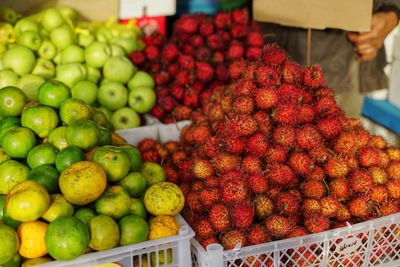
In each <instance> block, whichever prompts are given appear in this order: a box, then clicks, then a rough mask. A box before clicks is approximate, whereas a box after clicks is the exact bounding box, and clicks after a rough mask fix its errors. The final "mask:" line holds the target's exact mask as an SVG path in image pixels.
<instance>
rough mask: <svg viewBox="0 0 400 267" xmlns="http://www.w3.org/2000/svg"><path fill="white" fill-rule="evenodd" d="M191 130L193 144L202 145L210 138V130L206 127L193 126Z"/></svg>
mask: <svg viewBox="0 0 400 267" xmlns="http://www.w3.org/2000/svg"><path fill="white" fill-rule="evenodd" d="M191 130H192V138H193V142H194V143H196V144H199V145H201V144H204V143H205V142H206V141H207V140H209V139H210V138H211V130H210V128H209V127H208V126H205V125H194V126H193V127H192V129H191Z"/></svg>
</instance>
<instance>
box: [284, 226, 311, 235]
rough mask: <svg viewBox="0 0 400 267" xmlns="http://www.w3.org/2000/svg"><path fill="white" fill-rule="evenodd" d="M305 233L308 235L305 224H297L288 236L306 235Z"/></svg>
mask: <svg viewBox="0 0 400 267" xmlns="http://www.w3.org/2000/svg"><path fill="white" fill-rule="evenodd" d="M305 235H308V232H307V230H306V228H304V227H303V226H295V227H294V228H293V229H292V231H290V233H289V234H288V235H287V236H286V237H287V238H294V237H299V236H305Z"/></svg>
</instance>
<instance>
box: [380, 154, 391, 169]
mask: <svg viewBox="0 0 400 267" xmlns="http://www.w3.org/2000/svg"><path fill="white" fill-rule="evenodd" d="M378 154H379V167H381V168H386V167H387V166H388V165H389V162H390V159H389V155H388V154H387V153H386V152H385V151H384V150H379V149H378Z"/></svg>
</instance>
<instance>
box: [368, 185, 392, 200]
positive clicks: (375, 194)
mask: <svg viewBox="0 0 400 267" xmlns="http://www.w3.org/2000/svg"><path fill="white" fill-rule="evenodd" d="M368 194H369V196H370V198H371V200H372V201H374V202H375V203H382V202H383V201H385V200H387V199H388V197H389V193H388V190H387V188H386V186H384V185H375V186H373V187H371V189H370V191H369V192H368Z"/></svg>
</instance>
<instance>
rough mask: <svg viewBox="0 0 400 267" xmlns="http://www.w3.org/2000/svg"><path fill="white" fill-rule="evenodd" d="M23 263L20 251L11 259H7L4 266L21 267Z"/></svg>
mask: <svg viewBox="0 0 400 267" xmlns="http://www.w3.org/2000/svg"><path fill="white" fill-rule="evenodd" d="M21 263H22V257H21V255H19V253H18V252H17V253H15V254H14V256H13V257H12V258H11V260H9V261H7V262H6V263H4V264H3V265H1V266H2V267H20V266H21Z"/></svg>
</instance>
